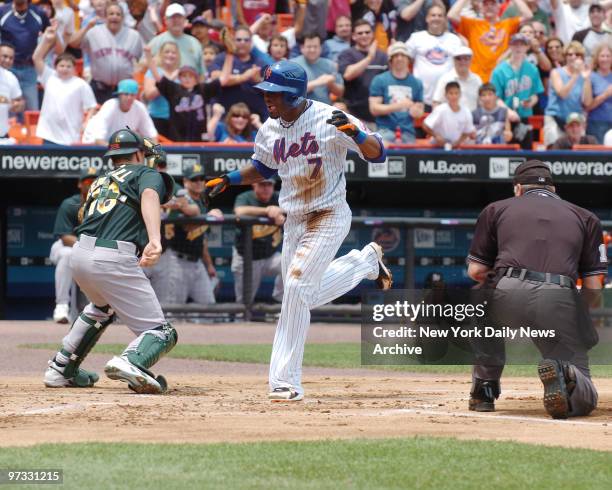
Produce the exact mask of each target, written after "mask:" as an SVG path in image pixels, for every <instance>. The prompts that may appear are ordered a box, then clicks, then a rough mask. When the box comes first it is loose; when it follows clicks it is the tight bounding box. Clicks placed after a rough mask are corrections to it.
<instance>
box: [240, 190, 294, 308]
mask: <svg viewBox="0 0 612 490" xmlns="http://www.w3.org/2000/svg"><path fill="white" fill-rule="evenodd" d="M234 213H235V214H236V216H239V217H241V216H262V217H267V218H270V219H272V220H274V224H273V225H272V224H271V225H258V226H255V227H254V228H253V272H252V274H253V281H252V283H251V297H250V298H248V301H247V302H248V303H252V302H253V300H254V299H255V295H256V294H257V290H258V289H259V285H260V284H261V280H262V278H263V277H266V276H268V277H274V278H275V279H274V290H273V292H272V298H274V300H275V301H277V302H280V301H281V300H282V298H283V277H282V274H281V254H280V246H281V242H282V238H283V234H282V228H281V227H282V225H283V224H284V223H285V215H284V214H283V210H282V209H281V208H279V207H278V192H275V191H274V179H265V180H262V181H261V182H259V183H257V184H253V190H250V191H247V192H243V193H242V194H239V195H238V197H236V201H235V202H234ZM243 254H244V243H243V235H242V228H237V230H236V238H235V240H234V249H233V251H232V274H233V275H234V291H235V293H236V303H243V302H245V298H244V294H243V292H244V284H243V283H244V280H243V274H242V272H243V267H244V261H243V259H242V256H243Z"/></svg>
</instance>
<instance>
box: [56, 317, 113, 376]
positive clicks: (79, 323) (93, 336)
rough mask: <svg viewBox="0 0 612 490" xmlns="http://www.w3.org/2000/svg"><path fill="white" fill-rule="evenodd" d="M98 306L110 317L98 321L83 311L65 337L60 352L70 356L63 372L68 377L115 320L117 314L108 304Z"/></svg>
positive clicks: (74, 371)
mask: <svg viewBox="0 0 612 490" xmlns="http://www.w3.org/2000/svg"><path fill="white" fill-rule="evenodd" d="M96 308H97V309H99V310H100V311H103V312H104V313H109V317H108V318H107V319H106V320H103V321H98V320H95V319H93V318H90V317H89V316H87V315H86V314H85V312H83V313H81V314H80V315H79V316H78V317H77V319H76V320H75V321H74V323H73V324H72V327H71V328H70V333H69V334H68V335H67V337H66V339H64V344H63V347H62V348H61V349H60V353H61V354H62V355H64V356H66V357H67V358H68V363H67V364H66V367H65V369H64V372H63V374H64V377H66V378H71V377H73V376H75V374H76V373H77V371H78V369H79V366H80V365H81V363H82V362H83V360H84V359H85V357H87V354H89V352H90V351H91V349H92V348H93V346H94V345H96V343H97V342H98V339H99V338H100V336H101V335H102V334H103V333H104V330H106V328H107V327H108V326H109V325H110V324H111V323H113V321H114V320H115V314H114V312H113V311H112V310H111V309H110V307H109V306H108V305H107V306H102V307H100V306H96ZM75 337H76V338H75Z"/></svg>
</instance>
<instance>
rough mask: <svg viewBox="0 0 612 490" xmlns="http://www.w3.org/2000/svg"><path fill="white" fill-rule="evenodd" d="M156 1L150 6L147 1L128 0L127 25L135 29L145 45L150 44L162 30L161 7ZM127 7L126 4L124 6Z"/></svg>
mask: <svg viewBox="0 0 612 490" xmlns="http://www.w3.org/2000/svg"><path fill="white" fill-rule="evenodd" d="M156 3H157V2H156V1H154V2H151V5H149V4H148V1H147V0H126V4H127V12H126V11H125V10H124V14H125V17H126V19H125V24H126V26H127V27H130V28H132V29H134V30H135V31H136V32H137V33H138V34H140V38H141V39H142V42H143V43H145V44H146V43H149V42H151V40H152V39H153V38H154V37H155V36H156V35H157V33H158V32H159V31H161V30H162V24H161V20H160V18H159V10H158V9H159V5H156ZM123 5H124V6H125V4H123Z"/></svg>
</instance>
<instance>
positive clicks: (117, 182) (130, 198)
mask: <svg viewBox="0 0 612 490" xmlns="http://www.w3.org/2000/svg"><path fill="white" fill-rule="evenodd" d="M145 189H153V190H155V191H156V192H157V194H159V199H160V201H161V200H162V199H163V197H164V194H165V191H166V186H165V184H164V181H163V179H162V177H161V175H160V174H159V173H158V172H157V170H154V169H152V168H149V167H146V166H144V165H122V166H121V167H119V168H116V169H114V170H111V171H110V172H107V173H106V175H104V176H102V177H98V178H97V179H96V180H95V181H94V182H93V184H91V187H90V188H89V192H88V194H87V199H86V201H85V209H84V213H83V222H82V224H81V225H80V226H79V227H78V228H77V234H81V233H84V234H86V235H89V236H95V237H97V238H105V239H107V240H121V241H125V242H132V243H135V244H136V245H137V246H138V248H139V249H140V250H142V249H143V248H144V247H145V245H146V241H145V240H146V233H143V230H144V229H146V228H145V224H144V221H143V219H142V215H141V213H140V196H141V195H142V193H143V192H144V190H145Z"/></svg>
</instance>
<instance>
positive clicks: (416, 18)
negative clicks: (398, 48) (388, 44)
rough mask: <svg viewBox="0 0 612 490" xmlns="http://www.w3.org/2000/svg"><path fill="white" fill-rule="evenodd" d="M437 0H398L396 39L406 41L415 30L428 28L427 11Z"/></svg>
mask: <svg viewBox="0 0 612 490" xmlns="http://www.w3.org/2000/svg"><path fill="white" fill-rule="evenodd" d="M435 1H436V0H398V1H397V3H396V9H397V28H396V30H395V39H396V41H401V42H405V41H407V40H408V38H409V37H410V36H411V35H412V33H414V32H418V31H424V30H425V29H427V23H426V22H425V13H426V12H427V11H428V10H429V8H430V7H431V6H432V5H433V3H434V2H435Z"/></svg>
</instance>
